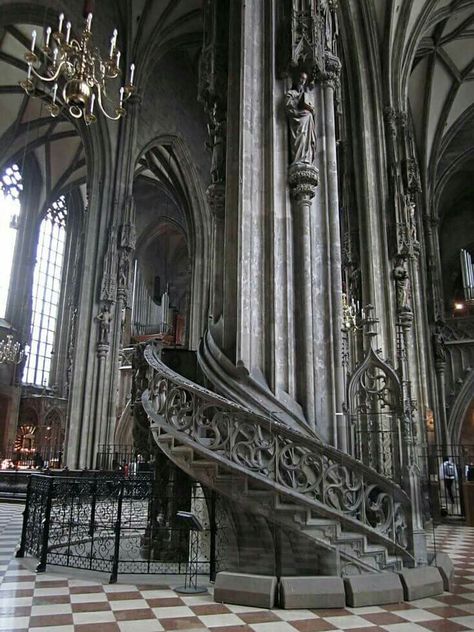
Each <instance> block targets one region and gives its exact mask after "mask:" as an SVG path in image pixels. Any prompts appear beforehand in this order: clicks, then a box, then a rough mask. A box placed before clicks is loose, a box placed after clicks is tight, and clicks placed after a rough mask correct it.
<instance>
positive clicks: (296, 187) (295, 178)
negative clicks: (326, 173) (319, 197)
mask: <svg viewBox="0 0 474 632" xmlns="http://www.w3.org/2000/svg"><path fill="white" fill-rule="evenodd" d="M288 183H289V185H290V190H291V196H292V197H293V198H294V199H296V200H301V201H304V202H309V201H310V200H312V199H313V198H314V196H315V195H316V187H317V186H318V184H319V171H318V169H317V168H316V167H315V166H314V165H311V164H309V163H303V162H296V163H293V164H292V165H290V168H289V169H288Z"/></svg>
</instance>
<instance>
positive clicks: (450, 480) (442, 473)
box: [439, 456, 458, 505]
mask: <svg viewBox="0 0 474 632" xmlns="http://www.w3.org/2000/svg"><path fill="white" fill-rule="evenodd" d="M457 477H458V474H457V471H456V466H455V465H454V463H453V462H452V461H451V459H450V458H449V457H448V456H445V457H443V462H442V463H441V466H440V468H439V478H440V480H443V481H444V487H445V489H446V493H447V495H448V496H449V499H450V501H451V503H452V504H453V505H454V494H453V486H454V481H455V480H456V479H457Z"/></svg>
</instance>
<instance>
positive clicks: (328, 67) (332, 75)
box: [317, 51, 342, 90]
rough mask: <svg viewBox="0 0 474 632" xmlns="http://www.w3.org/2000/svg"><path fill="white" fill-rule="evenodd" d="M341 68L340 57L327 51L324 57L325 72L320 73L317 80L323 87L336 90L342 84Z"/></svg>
mask: <svg viewBox="0 0 474 632" xmlns="http://www.w3.org/2000/svg"><path fill="white" fill-rule="evenodd" d="M341 68H342V64H341V60H340V59H339V57H337V56H336V55H333V54H332V53H331V52H329V51H326V53H325V55H324V70H323V71H322V72H320V73H318V75H317V78H318V80H319V81H320V83H322V84H323V85H327V86H329V87H331V88H333V89H334V90H336V89H337V88H338V87H339V84H340V75H341Z"/></svg>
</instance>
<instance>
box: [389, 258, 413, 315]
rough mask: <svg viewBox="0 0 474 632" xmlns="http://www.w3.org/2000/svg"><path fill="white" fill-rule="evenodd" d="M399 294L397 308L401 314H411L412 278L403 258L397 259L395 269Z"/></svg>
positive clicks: (394, 275) (394, 274)
mask: <svg viewBox="0 0 474 632" xmlns="http://www.w3.org/2000/svg"><path fill="white" fill-rule="evenodd" d="M393 277H394V279H395V285H396V293H397V307H398V310H399V311H401V312H410V311H411V307H410V298H411V296H410V277H409V274H408V272H407V270H406V268H405V262H404V259H403V257H397V261H396V265H395V267H394V269H393Z"/></svg>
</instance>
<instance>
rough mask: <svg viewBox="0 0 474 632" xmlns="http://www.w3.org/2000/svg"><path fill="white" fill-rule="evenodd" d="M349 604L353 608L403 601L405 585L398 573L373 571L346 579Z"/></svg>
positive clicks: (345, 584)
mask: <svg viewBox="0 0 474 632" xmlns="http://www.w3.org/2000/svg"><path fill="white" fill-rule="evenodd" d="M344 586H345V589H346V600H347V605H348V606H351V607H353V608H358V607H361V606H378V605H381V604H385V603H397V602H400V601H403V587H402V584H401V582H400V578H399V576H398V575H397V574H396V573H373V574H370V575H356V576H354V577H346V578H345V579H344Z"/></svg>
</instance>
